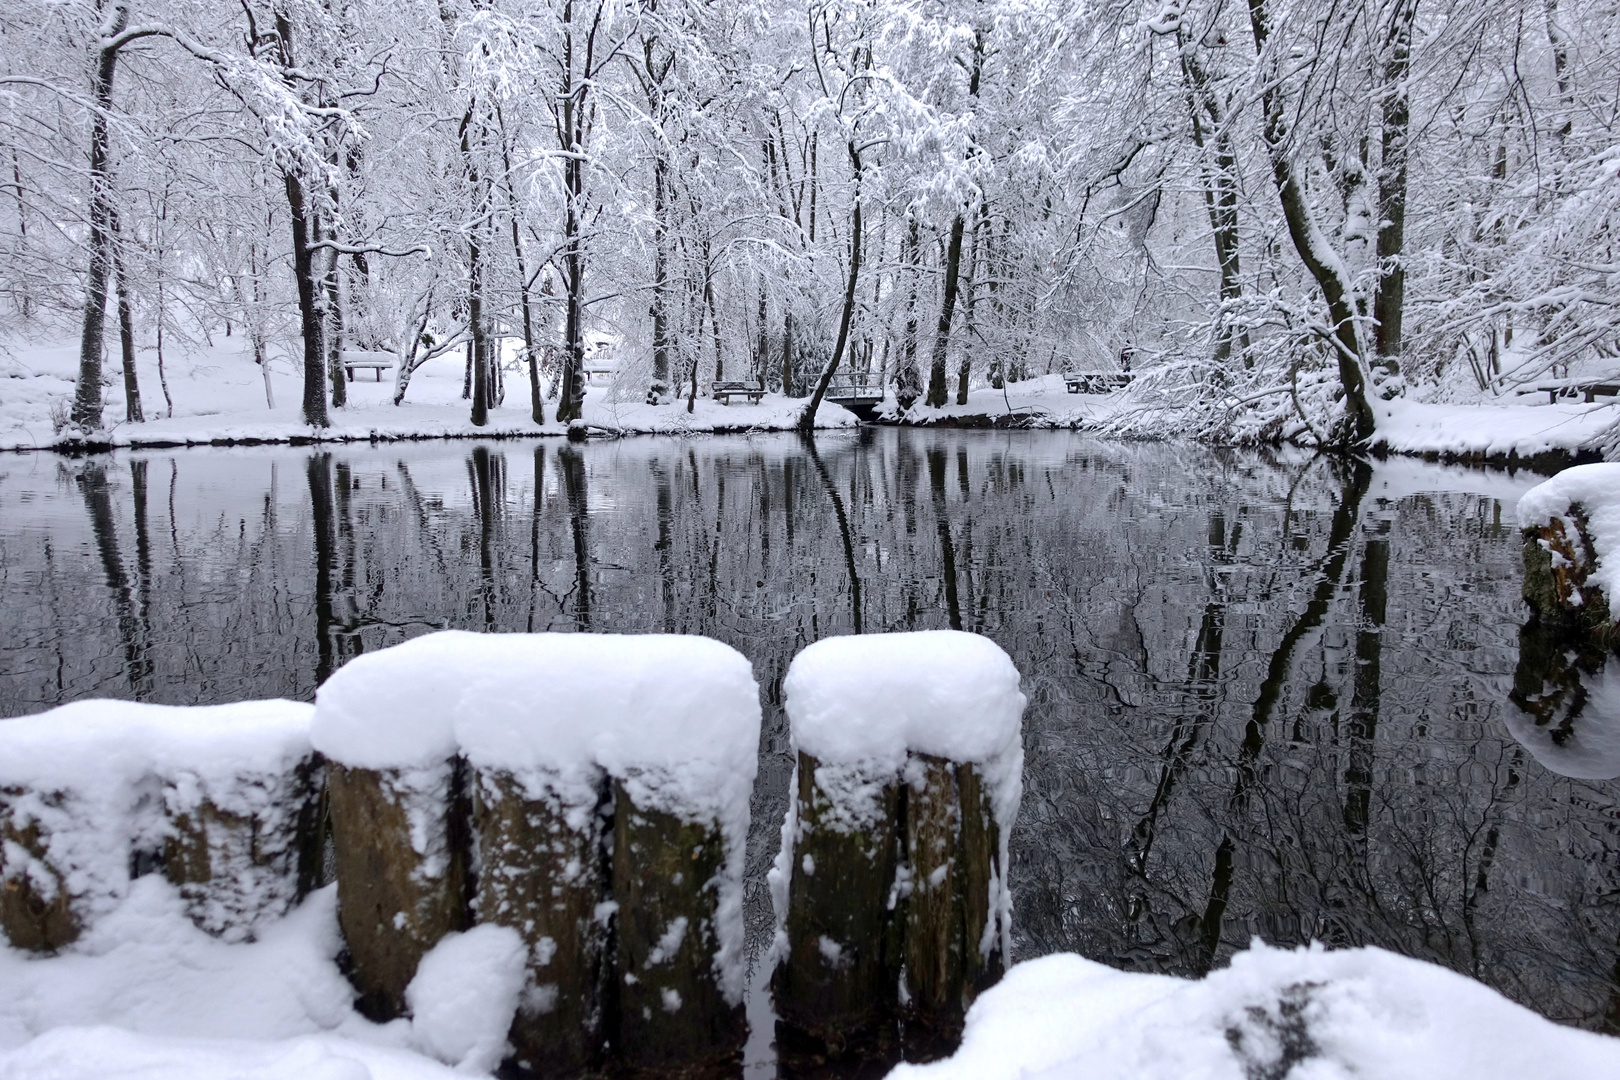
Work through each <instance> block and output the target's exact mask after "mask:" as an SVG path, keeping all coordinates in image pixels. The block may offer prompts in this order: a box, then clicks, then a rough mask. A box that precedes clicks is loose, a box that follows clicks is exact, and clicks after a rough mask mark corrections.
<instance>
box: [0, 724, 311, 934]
mask: <svg viewBox="0 0 1620 1080" xmlns="http://www.w3.org/2000/svg"><path fill="white" fill-rule="evenodd" d="M310 714H311V710H310V707H309V706H308V705H300V704H297V703H294V702H289V701H249V702H242V703H239V704H234V705H219V706H209V707H200V708H179V707H172V706H163V705H142V704H136V703H132V702H127V701H82V702H77V703H74V704H72V705H64V706H62V707H61V708H58V709H52V710H51V711H49V712H46V713H41V714H39V715H37V716H30V717H23V718H21V719H17V720H9V721H6V722H5V723H4V724H0V929H3V930H4V933H5V936H6V939H7V940H8V941H10V942H11V944H12V945H14V946H18V947H21V948H27V949H33V950H38V951H54V950H56V949H59V948H61V947H63V946H65V945H67V944H69V943H71V942H72V941H74V940H75V939H77V938H78V937H79V935H80V934H81V933H82V932H84V931H85V930H86V929H88V928H89V927H90V926H91V925H92V924H93V923H94V922H95V920H96V919H97V918H98V917H99V916H101V915H103V914H105V913H106V912H108V911H110V910H111V909H112V908H113V907H115V906H116V905H117V904H118V902H119V901H120V900H121V899H122V898H123V897H124V895H125V894H126V893H127V892H128V889H129V883H130V880H131V879H132V878H133V877H135V876H137V875H139V874H142V873H146V872H149V871H153V872H155V871H158V870H161V871H162V872H163V873H164V874H165V875H166V876H167V877H168V878H169V880H170V881H172V882H173V883H174V884H175V885H177V886H178V887H179V890H180V894H181V896H182V898H183V899H184V901H185V905H186V910H187V913H188V914H189V915H190V916H191V918H192V921H193V922H195V923H196V924H197V925H198V926H199V927H201V928H202V929H204V930H206V931H208V932H209V933H212V934H215V935H218V936H220V937H223V938H225V939H226V940H230V941H237V940H243V939H246V938H248V937H251V936H252V934H253V931H254V928H255V926H257V925H258V924H259V923H260V922H261V921H263V920H265V919H274V918H278V917H280V916H282V915H284V914H285V913H286V912H287V911H288V910H289V909H290V908H291V907H292V905H293V904H294V903H295V902H296V901H297V900H298V899H299V898H300V897H302V896H303V894H304V893H305V892H307V891H308V890H309V888H310V887H311V886H312V885H313V884H314V880H315V877H316V873H317V870H318V864H319V857H320V853H319V849H318V840H317V839H316V830H315V828H314V822H315V818H316V811H317V806H318V800H319V791H320V765H319V763H318V760H317V759H316V757H315V755H314V753H313V751H312V750H311V747H310V742H309V724H310Z"/></svg>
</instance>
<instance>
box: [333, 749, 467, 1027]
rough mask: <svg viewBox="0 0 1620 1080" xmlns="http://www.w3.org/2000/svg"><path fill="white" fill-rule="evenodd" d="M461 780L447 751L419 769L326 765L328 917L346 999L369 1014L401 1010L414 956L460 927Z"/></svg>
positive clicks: (463, 907)
mask: <svg viewBox="0 0 1620 1080" xmlns="http://www.w3.org/2000/svg"><path fill="white" fill-rule="evenodd" d="M461 780H462V766H461V763H460V762H459V761H456V760H452V761H447V762H445V763H444V764H442V765H440V766H437V767H434V768H426V769H382V770H377V769H361V768H351V767H348V766H345V765H340V764H338V763H337V762H331V763H329V764H328V765H327V771H326V783H327V794H328V798H329V800H330V808H331V819H332V847H333V854H334V865H335V869H336V872H337V887H338V924H339V926H340V927H342V930H343V938H344V940H345V941H346V942H347V943H348V946H349V961H350V971H349V977H350V979H351V981H353V983H354V984H355V986H356V988H357V989H359V991H360V998H359V1000H358V1001H357V1002H356V1007H357V1008H359V1009H360V1010H361V1011H362V1012H363V1013H365V1014H366V1015H367V1016H370V1017H372V1018H373V1019H387V1018H391V1017H394V1016H399V1015H400V1014H402V1013H403V1012H404V1011H405V988H406V987H407V986H408V985H409V984H410V981H411V978H412V977H413V976H414V975H415V974H416V965H417V963H418V962H419V961H420V960H421V959H422V956H423V955H424V954H425V953H426V952H427V951H428V950H429V949H431V948H433V946H434V945H435V944H437V943H438V941H439V939H440V938H442V937H443V936H444V935H445V934H447V933H449V932H450V931H452V930H464V929H466V928H467V925H468V922H469V919H468V915H469V905H468V896H467V881H468V874H467V856H466V852H467V848H468V845H467V838H466V837H465V836H462V835H461V831H462V830H463V829H464V828H465V824H464V823H465V822H466V820H467V808H466V807H465V805H464V797H463V790H464V785H463V784H462V782H461ZM418 844H420V845H421V846H420V847H419V846H417V845H418Z"/></svg>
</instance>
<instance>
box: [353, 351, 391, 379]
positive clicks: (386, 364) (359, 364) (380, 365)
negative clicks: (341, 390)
mask: <svg viewBox="0 0 1620 1080" xmlns="http://www.w3.org/2000/svg"><path fill="white" fill-rule="evenodd" d="M393 366H394V362H393V361H392V360H364V359H359V358H356V359H354V360H350V359H349V358H348V357H344V358H343V372H344V374H345V375H347V376H348V377H349V381H350V382H354V371H355V369H356V368H370V369H371V370H372V371H375V372H376V373H377V381H378V382H382V373H383V372H385V371H388V370H390V369H391V368H392V367H393Z"/></svg>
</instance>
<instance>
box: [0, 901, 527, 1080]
mask: <svg viewBox="0 0 1620 1080" xmlns="http://www.w3.org/2000/svg"><path fill="white" fill-rule="evenodd" d="M341 946H342V941H341V938H340V935H339V933H338V926H337V893H336V889H335V887H331V886H328V887H327V888H325V889H322V890H320V891H319V892H316V893H314V894H312V895H311V896H310V897H309V898H308V899H306V900H305V902H304V903H303V904H302V905H301V906H299V907H298V908H296V909H294V910H293V911H292V912H291V913H290V914H288V915H287V916H286V918H284V919H279V920H275V921H273V922H270V923H267V924H265V925H264V926H262V927H261V928H260V932H259V937H258V940H257V941H255V942H252V943H237V944H231V943H227V942H224V941H221V940H219V939H218V938H214V937H210V936H209V935H207V934H205V933H203V932H202V931H201V930H199V929H197V928H196V927H195V926H194V925H192V923H191V921H190V919H188V918H187V916H186V913H185V903H184V900H183V899H182V897H181V896H180V894H179V893H178V891H177V890H176V889H175V888H174V887H173V886H172V885H170V884H169V883H168V882H167V881H165V880H163V879H162V878H161V877H159V876H156V875H149V876H147V877H143V878H140V879H139V880H137V881H135V882H133V883H131V886H130V888H129V891H128V894H127V896H126V897H125V898H124V899H123V901H122V902H121V903H119V904H118V905H117V906H116V907H115V908H114V909H113V910H112V911H111V912H109V913H108V914H107V916H106V917H105V918H103V919H102V920H100V921H99V922H98V923H97V924H95V925H94V926H92V927H91V928H90V929H89V930H88V931H87V932H86V933H85V935H84V936H83V937H81V938H80V939H79V940H78V941H76V942H75V943H74V944H72V945H70V946H68V947H67V948H66V949H65V950H63V951H62V952H61V953H60V954H58V955H56V956H50V957H41V956H36V955H34V954H32V953H27V952H23V951H21V950H16V949H11V948H8V947H6V946H4V945H3V944H0V987H3V988H4V992H3V993H0V1077H5V1078H6V1080H47V1078H48V1080H77V1078H81V1077H82V1078H84V1080H92V1078H94V1080H120V1078H124V1077H129V1078H131V1080H134V1078H137V1077H138V1078H141V1080H153V1078H159V1077H162V1078H167V1077H175V1078H181V1077H184V1078H185V1080H216V1078H217V1080H311V1078H316V1080H367V1078H368V1077H370V1078H372V1080H396V1078H397V1080H416V1078H422V1080H428V1078H444V1080H447V1078H449V1077H451V1076H453V1075H454V1074H453V1073H452V1072H451V1071H450V1070H449V1069H446V1068H445V1067H444V1066H442V1065H440V1064H438V1063H437V1062H434V1061H432V1060H429V1059H428V1058H425V1057H422V1056H420V1055H418V1054H415V1053H412V1052H411V1051H410V1050H409V1049H408V1044H409V1036H410V1034H411V1032H410V1028H409V1025H407V1024H406V1023H405V1022H404V1021H395V1022H394V1023H393V1024H390V1025H386V1026H378V1025H374V1024H371V1023H370V1022H369V1021H367V1020H365V1019H363V1018H362V1017H360V1016H359V1015H357V1014H356V1013H355V1012H354V1009H353V1006H352V1002H353V1000H354V990H353V988H352V987H350V985H349V983H348V981H347V980H346V979H344V977H343V975H342V974H341V973H340V972H339V971H338V968H337V964H336V963H335V961H334V958H335V957H336V956H337V954H338V951H339V949H340V948H341ZM503 1037H504V1032H503Z"/></svg>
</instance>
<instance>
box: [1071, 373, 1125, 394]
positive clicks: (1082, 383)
mask: <svg viewBox="0 0 1620 1080" xmlns="http://www.w3.org/2000/svg"><path fill="white" fill-rule="evenodd" d="M1130 381H1131V373H1130V372H1128V371H1065V372H1064V373H1063V388H1064V389H1065V390H1067V391H1068V392H1069V393H1071V394H1108V393H1112V392H1113V391H1115V390H1123V389H1125V387H1126V386H1128V385H1130Z"/></svg>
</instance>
